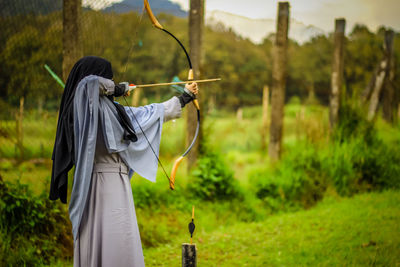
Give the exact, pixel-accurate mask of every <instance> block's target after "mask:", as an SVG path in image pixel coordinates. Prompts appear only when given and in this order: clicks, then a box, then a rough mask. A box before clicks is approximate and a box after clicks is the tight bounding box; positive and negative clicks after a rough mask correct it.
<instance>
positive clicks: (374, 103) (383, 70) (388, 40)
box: [368, 31, 394, 121]
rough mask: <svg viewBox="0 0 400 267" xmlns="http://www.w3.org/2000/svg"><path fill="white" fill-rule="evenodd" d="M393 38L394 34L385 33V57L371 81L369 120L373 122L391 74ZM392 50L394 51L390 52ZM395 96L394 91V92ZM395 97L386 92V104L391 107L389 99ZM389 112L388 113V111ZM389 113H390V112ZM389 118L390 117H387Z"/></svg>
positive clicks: (391, 110)
mask: <svg viewBox="0 0 400 267" xmlns="http://www.w3.org/2000/svg"><path fill="white" fill-rule="evenodd" d="M393 38H394V34H391V33H390V32H388V31H386V32H385V41H384V55H383V58H382V60H381V62H380V63H379V67H378V69H377V71H376V73H374V76H373V77H372V79H371V83H370V85H371V86H372V88H373V89H372V94H371V99H370V102H369V107H368V120H370V121H371V120H373V119H374V118H375V114H376V111H377V110H378V105H379V99H380V96H381V92H382V88H383V86H384V84H385V80H388V76H389V72H390V69H391V68H390V61H391V58H390V57H392V55H393ZM390 50H392V51H390ZM393 95H394V91H393ZM393 95H391V92H386V101H387V102H386V103H385V99H384V104H388V105H391V102H392V101H393V99H388V97H391V98H393ZM392 107H393V106H390V107H389V108H388V109H390V112H393V109H392ZM387 112H388V111H387ZM388 113H389V112H388ZM387 116H388V117H389V115H387Z"/></svg>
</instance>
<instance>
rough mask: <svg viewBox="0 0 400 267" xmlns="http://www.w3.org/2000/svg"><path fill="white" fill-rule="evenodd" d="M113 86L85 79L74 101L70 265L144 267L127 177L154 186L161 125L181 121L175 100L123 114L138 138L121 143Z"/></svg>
mask: <svg viewBox="0 0 400 267" xmlns="http://www.w3.org/2000/svg"><path fill="white" fill-rule="evenodd" d="M113 89H114V85H113V82H112V81H110V80H107V79H104V78H101V77H98V76H94V75H91V76H88V77H86V78H84V79H82V81H81V82H80V83H79V84H78V87H77V90H76V94H75V99H74V134H75V159H76V164H75V173H74V183H73V188H72V192H71V200H70V206H69V212H70V219H71V223H72V230H73V236H74V266H144V259H143V253H142V247H141V242H140V235H139V230H138V226H137V221H136V215H135V209H134V203H133V197H132V191H131V186H130V177H131V176H132V174H133V172H137V173H138V174H139V175H141V176H142V177H144V178H146V179H148V180H150V181H153V182H155V179H156V173H157V167H158V162H157V158H156V157H155V155H154V154H153V151H152V150H151V148H150V146H149V145H148V143H147V141H146V139H145V138H144V136H143V133H142V132H141V130H140V129H139V126H138V124H137V121H136V120H135V119H134V118H133V115H132V113H134V114H135V117H136V119H137V120H138V121H139V124H140V126H141V127H142V129H143V130H144V131H145V134H146V136H147V138H148V140H149V141H150V143H151V146H152V147H153V149H154V150H155V153H156V154H157V156H158V153H159V145H160V141H161V130H162V123H163V122H164V121H165V120H166V119H173V118H176V117H179V116H180V112H181V108H180V104H179V100H178V98H176V97H174V98H172V99H170V100H169V101H167V102H164V103H162V104H151V105H148V106H144V107H139V108H132V109H130V108H129V110H128V108H127V107H126V112H127V114H128V116H129V117H130V118H131V120H132V124H133V126H134V128H135V131H136V133H137V136H138V141H137V142H134V143H132V142H127V141H124V140H123V138H122V137H123V133H124V132H123V128H122V127H121V125H120V124H119V122H118V116H117V111H116V110H115V107H114V105H113V104H112V103H111V101H110V100H109V99H108V98H106V97H103V96H101V95H102V94H112V93H113Z"/></svg>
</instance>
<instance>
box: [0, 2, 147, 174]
mask: <svg viewBox="0 0 400 267" xmlns="http://www.w3.org/2000/svg"><path fill="white" fill-rule="evenodd" d="M109 2H110V1H104V0H98V1H83V6H82V10H81V26H82V47H83V54H84V55H98V56H103V57H105V58H108V57H110V56H111V55H113V54H114V52H115V51H116V50H118V49H116V48H115V45H117V46H118V45H120V47H121V48H120V49H119V51H120V53H121V54H127V53H128V50H129V47H130V42H132V37H129V38H126V39H125V41H124V43H121V44H113V40H112V38H110V36H107V34H104V32H105V29H108V30H112V31H114V32H118V31H119V28H120V27H119V25H120V24H121V23H122V21H121V16H122V17H123V15H120V14H117V13H116V11H118V10H115V8H114V7H108V8H107V4H108V3H109ZM118 8H119V9H123V8H124V5H122V4H119V5H118ZM125 8H127V10H135V9H136V10H139V9H140V6H138V7H132V6H131V7H127V6H125ZM62 9H63V1H62V0H6V1H2V2H1V3H0V24H1V25H2V31H1V33H0V63H1V67H0V68H1V71H0V106H1V109H0V171H1V172H4V171H5V170H6V169H8V168H9V166H11V165H12V164H14V163H18V164H20V163H21V162H24V161H34V162H37V161H40V162H43V161H44V162H46V161H50V159H51V154H52V148H53V144H54V138H55V131H56V125H57V116H58V114H57V109H58V106H59V102H60V99H61V95H62V91H63V88H62V86H60V83H58V82H57V81H56V79H54V78H53V77H52V75H51V74H50V73H49V70H48V69H46V68H45V65H47V66H48V67H49V68H50V69H51V71H53V72H54V74H55V75H58V76H60V77H61V76H62V60H63V43H62V40H63V10H62ZM100 9H102V10H100ZM119 11H121V10H119ZM130 16H131V17H132V19H131V20H130V22H129V23H131V25H127V28H128V27H132V25H135V23H138V18H139V16H138V15H137V12H136V13H131V14H130ZM121 34H124V33H122V32H121ZM110 47H111V49H110ZM123 59H124V57H123V56H120V57H113V61H112V62H113V65H114V69H115V70H116V73H117V74H118V73H121V72H122V69H123V68H124V67H123V66H124V64H125V65H126V62H125V61H123ZM10 164H11V165H10Z"/></svg>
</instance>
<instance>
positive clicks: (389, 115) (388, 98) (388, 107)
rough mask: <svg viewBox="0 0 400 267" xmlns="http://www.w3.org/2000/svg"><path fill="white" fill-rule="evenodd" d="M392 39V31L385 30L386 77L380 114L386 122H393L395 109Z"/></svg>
mask: <svg viewBox="0 0 400 267" xmlns="http://www.w3.org/2000/svg"><path fill="white" fill-rule="evenodd" d="M393 40H394V31H392V30H386V31H385V57H386V58H387V62H388V64H387V69H386V77H385V82H384V85H383V95H382V111H383V112H382V116H383V119H384V120H386V121H387V122H391V123H392V122H393V121H394V119H395V110H396V108H397V107H396V105H397V103H396V99H395V90H394V86H393V82H394V73H395V68H394V53H393Z"/></svg>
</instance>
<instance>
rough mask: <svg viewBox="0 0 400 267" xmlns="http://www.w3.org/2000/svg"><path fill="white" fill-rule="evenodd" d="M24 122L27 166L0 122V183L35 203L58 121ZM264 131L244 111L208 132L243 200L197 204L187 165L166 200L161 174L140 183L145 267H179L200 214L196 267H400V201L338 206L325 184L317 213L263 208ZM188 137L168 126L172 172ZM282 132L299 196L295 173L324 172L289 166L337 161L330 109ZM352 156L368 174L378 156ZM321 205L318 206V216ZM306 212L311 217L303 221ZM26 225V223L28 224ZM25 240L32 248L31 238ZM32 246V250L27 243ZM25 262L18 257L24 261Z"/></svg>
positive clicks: (292, 116) (385, 198)
mask: <svg viewBox="0 0 400 267" xmlns="http://www.w3.org/2000/svg"><path fill="white" fill-rule="evenodd" d="M25 118H26V122H25V121H24V131H25V135H24V147H25V149H26V153H25V156H26V157H27V158H26V159H25V160H24V161H23V162H18V160H17V159H16V157H17V156H18V150H17V149H16V146H15V140H14V139H13V136H15V127H14V124H13V122H11V121H0V126H1V127H0V130H1V131H0V133H1V135H0V153H1V157H0V175H1V176H2V178H3V179H4V180H6V181H16V180H19V181H20V182H21V183H24V184H28V185H29V187H30V188H31V190H32V191H33V192H34V193H35V194H36V195H40V194H41V193H42V192H47V190H48V188H49V181H50V174H51V172H50V171H51V160H50V156H51V151H52V146H53V142H54V134H55V127H56V119H55V114H52V115H51V114H50V115H48V117H45V118H44V119H43V120H41V119H38V118H37V116H36V115H29V114H27V116H26V117H25ZM260 125H261V107H250V108H245V109H243V118H240V119H238V118H237V117H236V116H235V114H233V113H230V112H226V111H219V112H216V113H212V114H209V115H208V116H207V118H206V120H205V122H204V129H205V136H206V137H207V142H208V144H209V145H210V148H211V149H212V150H214V151H216V152H217V153H219V155H221V157H222V158H223V159H224V160H225V162H226V167H227V168H229V169H231V170H232V171H233V173H234V179H235V180H237V181H238V184H239V187H240V190H242V193H243V197H242V198H241V197H236V198H234V199H228V200H222V201H219V200H214V201H209V200H204V199H200V198H196V197H195V196H194V195H193V194H192V192H191V191H190V184H191V183H192V182H193V181H194V177H193V174H191V173H188V172H187V170H186V161H184V162H183V163H182V165H181V167H180V170H179V171H178V175H177V180H176V188H177V190H176V191H175V192H170V191H169V189H168V183H167V179H166V178H165V177H164V174H163V173H162V170H161V168H159V170H158V177H157V183H156V184H153V183H150V182H148V181H146V180H145V179H142V178H140V177H138V176H137V175H134V177H133V178H132V187H133V194H134V199H135V203H136V208H137V209H136V211H137V216H138V223H139V228H140V232H141V235H142V244H143V248H144V254H145V261H146V266H180V261H181V244H182V243H186V242H188V241H189V235H188V232H187V224H188V223H189V221H190V217H191V216H190V215H191V207H192V205H193V204H194V205H195V206H196V221H195V222H196V232H195V239H194V241H195V243H196V244H197V248H198V264H199V266H400V256H398V255H400V226H399V225H400V223H399V221H400V220H399V219H400V218H399V217H400V206H399V205H398V203H399V200H400V193H399V191H385V192H383V193H368V194H361V195H355V196H354V197H353V198H343V197H339V196H338V192H337V191H336V190H335V187H334V183H333V181H330V182H329V183H327V184H326V187H327V188H322V189H321V198H319V199H318V200H316V201H315V202H312V203H311V204H310V205H303V206H302V200H301V198H299V199H289V196H290V194H289V193H290V191H288V192H287V193H286V196H285V194H284V193H282V192H281V191H279V195H278V196H276V195H275V196H274V199H273V201H277V202H265V201H264V200H262V199H261V198H259V196H257V189H256V188H255V186H256V183H255V182H254V179H253V178H254V176H257V175H254V173H261V174H263V172H262V170H263V169H264V168H270V169H271V170H272V169H274V165H273V164H272V165H270V164H269V161H268V157H267V156H266V152H265V151H262V150H261V149H260V147H261V138H260V131H261V127H260ZM376 125H377V127H376V128H377V133H378V135H379V137H380V138H381V139H382V140H383V141H384V143H385V144H388V145H389V146H390V147H393V148H394V149H396V148H397V147H398V145H399V144H400V138H399V135H398V133H399V129H400V128H399V127H398V126H394V127H393V126H391V125H389V124H387V123H385V122H383V121H382V120H378V121H377V122H376ZM184 127H185V124H184V120H183V119H181V120H177V121H176V122H169V123H167V124H165V125H164V126H163V137H162V142H161V148H160V154H161V161H162V162H163V164H164V166H165V167H166V169H167V171H168V170H170V169H171V168H172V163H173V161H174V158H175V157H176V156H177V155H178V154H179V153H180V152H182V151H183V150H184V148H185V144H184V141H183V140H184V132H185V131H184ZM284 129H285V131H284V148H283V149H284V158H285V156H286V155H290V154H295V155H298V156H299V157H300V158H296V159H295V161H288V162H289V164H287V165H283V166H284V167H285V168H287V170H289V171H288V172H287V173H285V171H287V170H286V169H282V170H281V171H282V174H281V175H280V176H277V178H276V177H275V178H276V179H278V180H279V179H282V178H284V180H285V181H286V182H287V183H289V185H290V184H295V185H296V186H298V187H293V188H294V189H293V191H295V190H297V189H296V188H300V189H302V186H304V185H303V184H301V182H304V181H303V180H299V181H297V180H295V177H297V176H296V175H294V174H295V173H299V171H301V170H302V169H304V168H305V169H306V170H305V171H304V172H300V173H301V174H300V175H303V176H307V177H308V178H307V179H309V178H314V176H313V174H314V172H313V171H315V170H319V171H320V169H318V168H319V167H318V166H319V165H318V164H317V167H315V166H314V165H312V168H311V167H309V165H308V163H307V164H305V165H301V164H300V165H298V168H300V169H301V170H296V169H291V168H292V166H291V164H292V163H296V161H301V159H302V157H303V156H307V155H308V154H312V155H314V154H315V158H314V157H309V156H308V157H309V158H306V161H307V160H308V159H311V160H317V162H322V161H324V160H331V159H329V158H324V157H321V158H318V157H320V156H321V155H322V156H324V155H325V154H323V153H322V154H321V153H320V151H322V152H324V153H326V155H331V154H329V151H331V146H332V143H331V142H330V136H329V128H328V114H327V108H326V107H323V106H319V105H315V106H304V105H301V104H288V105H287V106H286V107H285V125H284ZM304 141H306V142H304ZM349 147H350V149H347V147H346V146H345V147H344V148H343V149H342V150H340V151H342V154H338V156H337V157H338V158H340V159H342V158H343V159H346V160H347V159H349V158H350V159H351V157H353V156H354V155H357V156H359V157H361V156H362V157H361V160H360V161H354V162H356V163H357V164H362V163H363V160H364V158H365V159H370V158H368V157H366V155H369V154H371V153H370V151H371V150H368V149H367V150H361V151H362V152H363V153H365V155H359V153H358V150H356V151H351V146H349ZM296 153H297V154H296ZM385 154H387V153H386V151H385ZM390 155H391V154H388V156H387V158H384V157H381V156H382V154H377V156H375V157H376V158H379V159H380V160H381V161H382V163H380V164H381V165H377V166H375V167H374V166H372V167H371V168H366V169H365V170H364V169H361V168H358V165H354V166H355V167H352V165H349V166H350V167H349V166H347V165H346V166H347V167H348V169H344V171H343V173H344V174H346V175H348V176H349V177H350V178H352V176H353V175H356V176H360V173H362V171H364V173H367V174H369V173H368V171H369V170H372V171H375V170H378V168H377V167H379V166H384V168H385V169H389V168H388V167H389V165H390V166H392V165H393V166H398V165H397V163H396V162H397V161H396V159H395V158H394V160H392V161H387V160H388V159H389V158H390V157H391V156H390ZM335 156H336V155H335ZM356 159H358V158H356ZM282 161H284V159H283V160H282ZM342 162H345V163H353V161H350V160H349V161H341V160H340V161H338V163H337V164H336V165H334V164H332V165H329V166H331V167H337V166H339V165H342ZM372 162H373V163H374V162H375V161H372ZM393 162H395V163H393ZM378 163H379V162H378ZM294 165H295V164H294ZM367 165H368V164H367ZM303 167H304V168H303ZM340 167H341V166H339V167H338V168H339V170H341V169H340ZM313 168H315V169H313ZM255 170H261V172H254V171H255ZM380 170H381V169H380ZM346 171H351V172H346ZM266 173H267V174H268V172H266ZM271 173H272V172H271ZM337 173H339V174H340V173H341V172H337ZM393 173H396V172H391V176H389V175H387V176H386V177H390V178H391V179H393V180H396V179H397V180H399V179H398V175H392V174H393ZM321 174H322V175H326V174H329V173H326V172H315V176H318V179H320V178H321V179H320V180H318V179H317V180H315V181H324V179H323V178H324V177H319V176H320V175H321ZM361 177H362V176H361ZM393 177H394V178H393ZM256 178H258V179H260V180H262V179H264V178H268V179H271V180H273V179H274V177H264V176H262V177H256ZM306 181H309V180H306ZM311 181H314V180H311ZM69 182H70V183H71V182H72V179H69ZM296 183H299V184H298V185H297V184H296ZM283 185H286V184H283ZM305 185H307V184H305ZM288 188H289V189H290V188H292V187H288ZM365 188H366V190H371V189H372V188H371V187H365ZM397 188H398V187H397ZM311 189H312V188H311ZM279 190H280V189H279ZM291 190H292V189H291ZM317 190H319V189H317ZM296 192H297V191H296ZM305 192H308V191H305ZM310 192H311V191H310ZM355 192H357V191H355ZM361 192H363V191H361ZM270 193H271V192H270ZM311 193H312V192H311ZM270 195H271V194H269V196H270ZM46 198H47V197H46ZM321 199H322V201H321ZM267 200H268V201H270V200H271V199H267ZM263 201H264V202H263ZM279 201H281V202H279ZM290 201H292V202H290ZM295 201H297V202H295ZM318 201H320V202H318ZM271 203H272V204H273V207H272V208H271V206H270V204H271ZM315 203H317V205H316V206H313V205H314V204H315ZM286 204H287V205H286ZM292 204H294V206H293V205H292ZM305 206H306V207H311V208H310V209H309V210H300V211H298V210H299V209H301V208H303V207H305ZM277 207H278V208H277ZM279 207H281V208H279ZM288 211H292V212H291V213H290V212H288ZM293 211H296V212H293ZM272 214H274V215H272ZM65 216H67V214H65ZM26 218H27V220H29V218H30V217H29V216H27V217H26ZM22 238H25V239H26V240H28V239H27V238H26V237H25V236H24V237H22ZM71 244H72V242H71ZM0 245H1V242H0ZM29 246H31V247H32V246H33V245H32V244H31V243H29ZM21 253H22V254H21V255H20V256H19V257H21V258H22V257H25V256H24V255H23V252H21ZM32 257H39V256H38V255H34V256H32ZM56 260H58V258H57V259H56ZM0 265H1V261H0ZM51 266H71V261H69V260H68V259H59V262H58V263H54V264H51Z"/></svg>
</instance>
